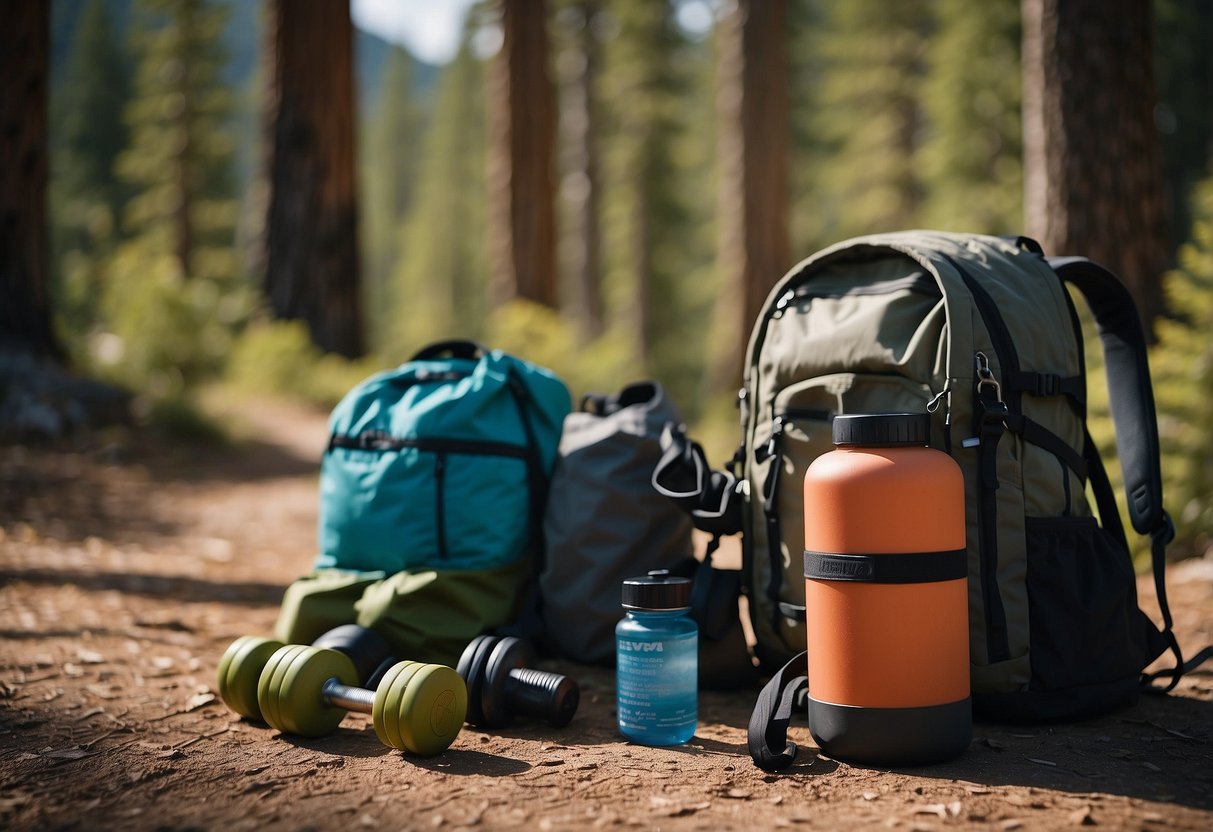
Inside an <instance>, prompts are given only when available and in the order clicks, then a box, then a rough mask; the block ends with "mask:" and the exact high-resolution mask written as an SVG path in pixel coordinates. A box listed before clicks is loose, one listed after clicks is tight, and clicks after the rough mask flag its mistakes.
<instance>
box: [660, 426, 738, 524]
mask: <svg viewBox="0 0 1213 832" xmlns="http://www.w3.org/2000/svg"><path fill="white" fill-rule="evenodd" d="M659 443H660V446H661V458H660V459H658V460H657V464H656V465H655V466H654V467H653V475H652V477H651V478H650V482H651V484H652V486H653V489H654V490H655V491H656V492H657V493H658V494H660V495H662V496H663V497H666V498H668V499H670V500H672V501H673V502H674V503H675V504H676V505H677V506H678V507H679V508H681V509H682V510H683V511H685V512H687V513H688V514H690V515H691V522H692V523H694V525H695V528H697V529H699V530H700V531H704V532H707V533H708V534H711V535H717V536H719V535H729V534H737V533H738V532H740V531H741V511H742V505H741V503H742V501H741V497H740V495H739V494H738V491H737V489H738V485H739V484H738V481H737V477H736V476H734V475H733V474H732V473H731V472H729V471H713V470H712V469H711V468H709V467H708V459H707V455H706V454H705V453H704V451H703V447H702V446H700V444H699V443H698V442H694V441H692V440H691V439H690V437H688V436H687V433H686V426H685V425H680V424H677V423H676V422H667V423H666V424H665V427H663V428H662V430H661V439H660V440H659Z"/></svg>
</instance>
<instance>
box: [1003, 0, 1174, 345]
mask: <svg viewBox="0 0 1213 832" xmlns="http://www.w3.org/2000/svg"><path fill="white" fill-rule="evenodd" d="M1023 20H1024V41H1023V65H1024V210H1025V213H1026V218H1025V220H1026V223H1025V224H1026V227H1027V229H1028V233H1029V234H1030V235H1031V236H1033V237H1035V238H1036V239H1038V240H1039V241H1040V242H1041V243H1042V244H1043V245H1044V247H1045V250H1046V251H1047V252H1049V253H1050V254H1082V255H1085V256H1087V257H1090V258H1091V259H1093V260H1096V261H1098V262H1100V263H1102V264H1103V265H1105V266H1107V267H1108V268H1109V269H1111V270H1113V271H1115V272H1116V273H1117V274H1119V275H1120V276H1121V278H1122V279H1123V280H1124V281H1125V283H1126V285H1127V286H1128V287H1129V290H1130V292H1132V294H1133V297H1134V299H1135V300H1136V301H1137V305H1138V310H1139V312H1140V314H1141V318H1142V323H1143V325H1144V326H1145V328H1146V332H1147V333H1149V332H1151V330H1152V322H1153V321H1154V319H1155V318H1156V317H1157V316H1158V315H1159V314H1160V313H1161V312H1162V310H1163V297H1162V285H1161V278H1162V275H1163V272H1164V271H1165V270H1166V268H1167V266H1168V261H1169V255H1168V251H1169V249H1168V240H1167V218H1166V208H1165V199H1164V187H1163V175H1162V162H1161V156H1160V149H1159V137H1158V131H1157V129H1156V128H1155V124H1154V108H1155V104H1156V102H1157V93H1156V90H1155V84H1154V60H1153V49H1152V40H1153V30H1154V27H1153V24H1152V19H1151V13H1150V3H1149V2H1148V0H1023Z"/></svg>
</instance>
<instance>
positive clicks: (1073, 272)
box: [1047, 257, 1213, 692]
mask: <svg viewBox="0 0 1213 832" xmlns="http://www.w3.org/2000/svg"><path fill="white" fill-rule="evenodd" d="M1047 260H1048V263H1049V265H1050V266H1052V267H1053V270H1054V271H1055V272H1057V274H1058V275H1059V276H1060V277H1061V278H1062V280H1064V281H1066V282H1067V283H1069V284H1071V285H1072V286H1074V287H1075V288H1077V289H1078V290H1079V291H1080V292H1082V295H1083V297H1085V298H1086V300H1087V305H1088V306H1090V308H1091V312H1092V314H1094V316H1095V322H1096V324H1097V325H1098V329H1099V339H1100V341H1101V342H1102V343H1103V351H1104V362H1105V364H1106V367H1107V373H1106V375H1107V382H1108V395H1109V400H1110V404H1111V409H1112V422H1113V424H1114V425H1115V426H1116V444H1117V448H1118V450H1119V454H1120V464H1121V470H1122V472H1123V473H1124V480H1125V493H1126V494H1127V496H1128V505H1129V520H1130V521H1131V522H1132V523H1133V528H1134V529H1136V530H1137V532H1138V533H1139V534H1148V535H1149V536H1150V542H1151V547H1150V548H1151V552H1150V556H1151V563H1152V566H1153V571H1154V590H1155V592H1156V593H1157V595H1158V607H1159V610H1160V611H1161V612H1162V620H1163V630H1162V635H1163V637H1164V638H1165V639H1166V643H1167V645H1168V647H1169V648H1170V650H1171V652H1172V653H1173V654H1174V656H1175V667H1173V668H1167V669H1164V670H1160V671H1158V672H1156V673H1152V674H1150V675H1149V676H1143V678H1142V681H1143V683H1144V684H1145V685H1146V686H1147V689H1148V690H1161V691H1162V692H1165V691H1169V690H1171V689H1172V688H1174V687H1175V685H1176V684H1178V683H1179V680H1180V677H1182V676H1183V674H1184V673H1186V672H1188V671H1189V670H1191V669H1193V668H1194V667H1195V666H1196V665H1198V664H1200V663H1201V662H1203V661H1204V660H1205V659H1207V658H1209V657H1210V656H1213V648H1206V649H1205V650H1203V651H1201V653H1200V655H1198V656H1196V657H1195V658H1194V659H1193V660H1192V661H1191V662H1188V663H1187V664H1185V663H1184V658H1183V653H1182V652H1181V651H1180V649H1179V643H1178V642H1177V641H1176V639H1175V633H1174V631H1173V629H1172V621H1171V608H1170V605H1169V604H1168V603H1167V585H1166V566H1167V561H1166V548H1167V544H1168V543H1170V542H1171V541H1172V540H1173V539H1174V538H1175V524H1174V523H1173V522H1172V520H1171V517H1170V515H1168V514H1167V512H1166V511H1165V510H1164V509H1163V507H1162V471H1161V467H1160V464H1159V448H1158V422H1157V418H1156V416H1155V411H1154V391H1153V388H1152V386H1151V384H1150V365H1149V363H1148V361H1147V359H1146V339H1145V334H1144V333H1143V331H1142V327H1141V320H1140V319H1139V318H1138V316H1137V307H1136V305H1135V304H1134V303H1133V297H1132V295H1130V294H1129V290H1128V289H1127V288H1126V287H1125V285H1124V284H1123V283H1121V282H1120V280H1119V279H1117V277H1116V276H1115V275H1113V274H1112V273H1111V272H1109V271H1108V270H1107V269H1105V268H1104V267H1103V266H1100V265H1098V264H1097V263H1093V262H1091V261H1090V260H1088V259H1087V258H1085V257H1049V258H1047ZM1102 509H1103V507H1102V506H1101V514H1102ZM1166 678H1169V679H1170V681H1169V682H1168V683H1167V685H1166V687H1164V688H1161V689H1159V688H1154V687H1152V686H1151V685H1150V683H1151V682H1154V681H1155V680H1159V681H1161V680H1162V679H1166Z"/></svg>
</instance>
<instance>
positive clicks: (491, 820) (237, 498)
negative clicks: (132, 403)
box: [0, 403, 1213, 831]
mask: <svg viewBox="0 0 1213 832" xmlns="http://www.w3.org/2000/svg"><path fill="white" fill-rule="evenodd" d="M246 413H247V414H248V415H246V416H245V417H244V418H245V423H244V430H243V431H242V435H243V436H244V437H245V438H244V439H239V440H237V441H235V442H234V443H233V444H230V445H224V446H222V447H206V448H193V447H180V446H175V445H173V444H169V443H166V442H164V441H162V440H156V439H148V438H144V437H138V438H136V439H132V438H130V437H118V438H116V439H114V438H111V440H107V441H100V440H98V439H94V440H93V441H90V442H88V443H82V444H76V445H74V446H72V447H54V448H52V447H32V446H7V447H0V827H2V828H5V829H77V828H79V829H95V828H105V829H225V830H238V829H261V828H289V829H311V828H315V829H332V828H342V829H356V828H379V827H382V828H391V829H443V828H446V829H451V828H460V827H465V826H472V827H481V828H488V829H495V828H526V829H531V830H533V829H540V830H548V829H581V828H587V827H594V828H597V827H606V828H613V827H636V828H642V829H692V828H710V829H754V828H771V827H794V828H819V829H866V828H882V827H888V828H896V829H905V830H929V829H937V830H944V829H995V830H1008V831H1009V830H1016V829H1024V830H1033V829H1058V828H1066V827H1070V826H1090V825H1095V826H1098V827H1102V828H1109V829H1148V830H1154V829H1159V830H1170V829H1192V830H1209V829H1213V675H1211V674H1210V671H1209V669H1208V668H1206V669H1204V670H1203V672H1201V673H1198V674H1194V675H1192V676H1190V677H1189V678H1187V679H1185V680H1184V681H1183V682H1182V683H1181V685H1180V687H1179V689H1178V690H1177V691H1176V692H1175V693H1174V694H1172V695H1170V696H1166V697H1148V698H1144V699H1142V701H1141V702H1140V703H1139V704H1137V705H1136V706H1134V707H1132V708H1129V709H1126V710H1122V711H1119V712H1117V713H1115V714H1112V715H1110V716H1106V717H1103V718H1101V719H1097V720H1094V721H1089V722H1083V723H1079V724H1065V725H1053V726H1037V727H1030V728H1025V727H1022V726H1020V727H1016V726H1004V725H995V724H986V723H978V724H977V725H975V727H974V739H973V742H972V745H971V746H970V747H969V749H968V750H967V751H966V752H965V753H964V754H963V755H962V756H961V757H960V758H959V759H956V760H954V761H952V762H949V763H946V764H942V765H935V766H930V767H922V768H906V769H894V770H888V769H879V768H864V767H858V766H852V765H847V764H844V763H840V762H836V761H833V760H830V759H827V758H825V757H823V756H818V755H816V754H814V749H813V747H812V744H811V739H810V738H809V736H808V731H807V728H806V727H805V725H804V723H803V721H800V722H794V723H793V732H792V733H793V738H794V739H795V740H796V741H798V742H800V743H801V754H800V757H799V758H798V760H797V762H796V763H795V765H794V766H793V767H792V768H790V769H789V770H788V771H787V772H786V773H782V774H775V775H772V774H766V773H764V772H762V771H760V770H758V769H757V768H756V767H755V766H754V765H753V764H752V763H751V762H750V759H749V757H748V755H747V752H746V730H745V729H746V724H747V722H748V718H749V714H750V709H751V707H752V705H753V701H754V698H755V696H756V692H755V691H745V692H741V693H730V694H717V693H704V694H702V695H701V698H700V714H699V729H698V732H697V733H696V735H695V737H694V738H693V739H692V740H691V741H690V742H689V743H687V744H686V745H685V746H681V747H675V748H647V747H642V746H636V745H632V744H629V743H628V742H626V741H624V740H623V739H622V738H621V737H620V736H619V735H618V733H617V732H616V730H615V725H614V718H615V714H614V679H613V674H612V672H611V671H609V670H604V669H599V668H590V667H583V666H579V665H575V664H570V663H560V662H546V663H545V666H547V667H550V668H554V669H558V670H561V671H562V672H565V673H568V674H570V675H573V676H575V677H576V678H577V679H578V680H579V681H580V684H581V688H582V704H581V708H580V710H579V711H578V713H577V715H576V717H575V719H574V720H573V722H572V723H571V724H570V725H569V726H568V727H567V728H564V729H562V730H555V729H551V728H546V727H543V726H540V725H530V724H520V723H516V725H517V727H512V728H510V729H508V730H505V731H502V732H495V733H486V732H482V731H478V730H474V729H471V728H467V729H465V730H464V731H463V732H462V733H461V734H460V735H459V737H458V738H457V739H456V741H455V743H454V745H453V746H452V747H451V748H450V749H449V750H448V751H446V752H444V753H443V754H441V755H439V756H437V757H434V758H430V759H419V758H415V757H412V756H409V755H405V754H402V753H401V752H397V751H392V750H390V749H388V748H386V747H384V746H382V745H380V744H379V742H378V741H377V740H376V738H375V734H374V731H373V729H372V727H371V725H370V720H369V717H363V716H360V715H352V716H350V717H347V719H346V720H345V722H344V723H343V724H342V727H341V728H340V729H338V731H337V732H336V733H335V734H334V735H331V736H329V737H326V738H323V739H316V740H300V739H297V738H292V737H289V736H283V735H280V734H278V733H277V732H276V731H273V730H271V729H268V728H265V727H263V726H260V725H256V724H252V723H249V722H246V721H242V720H240V719H239V718H237V717H236V716H235V715H234V714H233V713H231V712H230V711H229V710H228V709H227V708H226V707H225V706H224V705H223V703H222V702H220V701H218V699H217V697H216V694H215V682H214V681H213V676H214V672H215V665H216V663H217V661H218V660H219V657H220V656H221V655H222V653H223V651H224V650H225V649H226V647H227V645H228V644H229V643H230V642H231V641H232V640H233V639H235V638H236V637H237V636H240V635H242V634H248V633H253V634H266V633H268V632H269V631H270V630H271V628H272V626H273V623H274V619H275V616H276V613H277V605H278V603H279V601H280V599H281V596H282V591H283V588H284V587H285V586H286V585H287V584H288V583H290V582H291V581H292V580H293V579H295V578H296V577H298V576H299V575H301V574H303V573H304V572H305V571H306V570H307V569H308V567H309V565H310V563H311V560H312V556H313V546H314V542H313V541H314V527H315V512H316V504H317V498H316V474H317V462H318V459H319V456H320V451H321V449H322V447H323V443H324V440H325V437H324V430H325V428H324V417H323V415H318V414H315V413H312V412H307V411H303V410H298V409H295V408H292V407H288V406H284V405H281V404H271V403H263V404H259V405H257V406H256V407H254V408H252V409H251V410H246ZM1139 589H1140V594H1141V596H1142V598H1143V606H1144V608H1145V609H1147V611H1151V610H1156V609H1157V607H1156V605H1155V604H1154V600H1153V599H1154V593H1153V589H1152V587H1151V586H1150V583H1149V581H1147V580H1143V581H1141V582H1140V586H1139ZM1169 589H1170V599H1171V606H1172V609H1173V611H1174V614H1175V622H1176V630H1177V632H1178V634H1179V637H1180V640H1181V642H1182V643H1183V645H1184V646H1185V648H1186V649H1187V650H1188V651H1189V652H1191V651H1193V650H1195V649H1196V648H1198V647H1200V646H1203V645H1205V644H1208V643H1210V642H1213V560H1210V559H1207V558H1206V559H1204V560H1199V561H1187V562H1184V563H1181V564H1177V565H1175V567H1174V568H1173V569H1172V570H1171V576H1170V581H1169Z"/></svg>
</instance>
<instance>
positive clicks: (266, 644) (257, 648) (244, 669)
mask: <svg viewBox="0 0 1213 832" xmlns="http://www.w3.org/2000/svg"><path fill="white" fill-rule="evenodd" d="M285 646H286V645H284V644H283V643H282V642H281V641H274V640H273V639H268V638H258V637H257V636H242V637H240V638H238V639H236V640H235V641H233V642H232V644H231V646H230V647H228V648H227V652H225V653H224V654H223V658H221V659H220V660H219V671H218V674H217V676H218V683H219V684H218V686H217V690H218V692H219V698H220V699H222V700H223V701H224V702H225V703H227V706H228V707H229V708H231V709H232V710H233V711H235V712H236V713H238V714H240V715H241V716H243V717H245V718H247V719H252V720H256V721H258V722H260V721H262V716H261V708H260V707H259V706H258V705H257V681H258V680H259V679H260V678H261V671H262V670H264V669H265V665H266V662H268V661H269V660H270V656H272V655H274V653H275V652H277V651H278V650H279V649H280V648H282V647H285ZM312 646H313V647H327V648H329V649H331V650H336V651H338V652H339V653H344V654H345V655H346V656H349V658H350V660H351V661H352V662H353V663H354V667H355V668H356V669H357V672H358V683H365V682H366V681H367V680H368V679H370V678H371V677H372V676H373V675H374V673H375V671H376V669H378V668H379V667H380V665H382V664H385V663H394V662H392V660H390V659H389V658H388V657H389V656H391V654H392V648H391V645H390V644H388V642H387V640H386V639H385V638H384V637H383V636H381V635H379V633H377V632H375V631H374V630H369V629H367V628H366V627H359V626H358V625H356V624H343V625H341V626H340V627H335V628H333V629H332V630H329V631H328V632H326V633H325V634H324V635H322V636H320V638H318V639H316V640H315V641H313V642H312ZM385 660H387V661H386V662H385Z"/></svg>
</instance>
